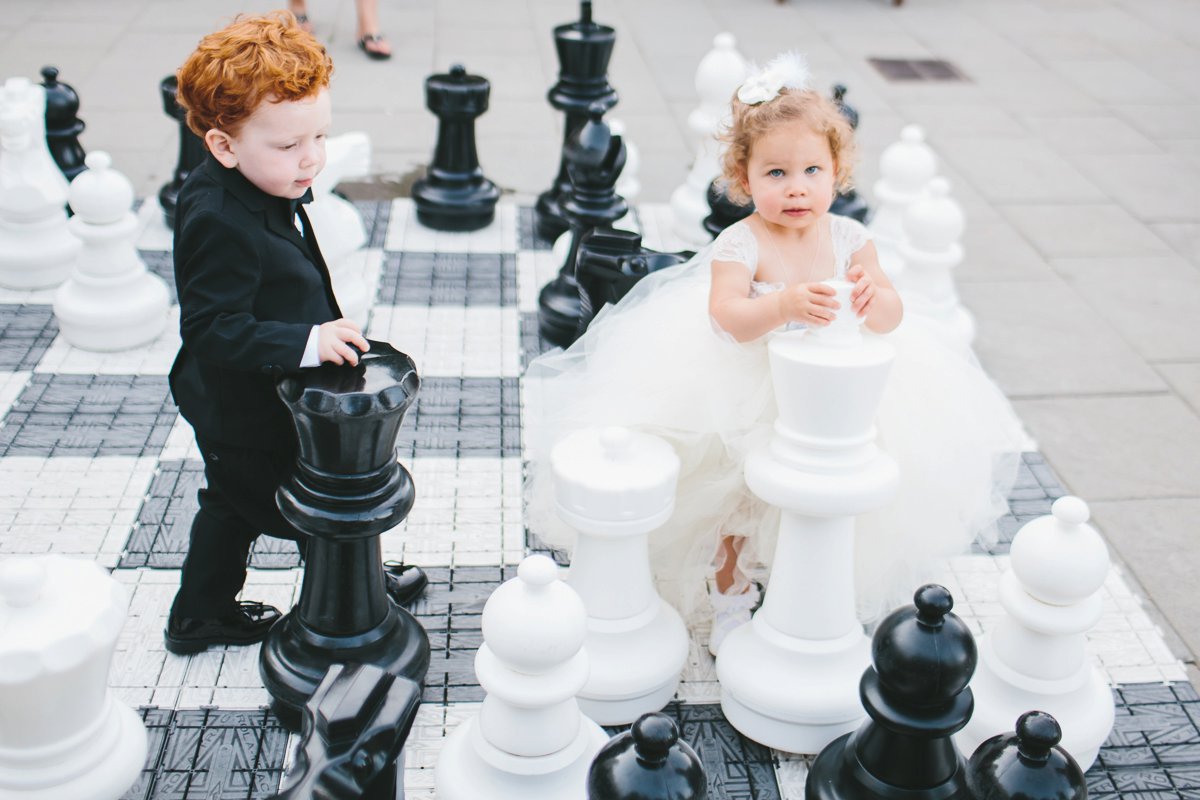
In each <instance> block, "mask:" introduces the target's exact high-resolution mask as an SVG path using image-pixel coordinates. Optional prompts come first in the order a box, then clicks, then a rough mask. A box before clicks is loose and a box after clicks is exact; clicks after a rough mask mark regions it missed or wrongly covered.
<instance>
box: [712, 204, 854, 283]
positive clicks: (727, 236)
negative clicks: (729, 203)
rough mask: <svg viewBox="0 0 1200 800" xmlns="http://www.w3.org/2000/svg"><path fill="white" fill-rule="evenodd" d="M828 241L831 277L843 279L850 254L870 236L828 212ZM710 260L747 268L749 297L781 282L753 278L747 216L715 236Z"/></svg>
mask: <svg viewBox="0 0 1200 800" xmlns="http://www.w3.org/2000/svg"><path fill="white" fill-rule="evenodd" d="M828 218H829V234H830V241H831V242H832V243H833V259H834V263H833V277H834V278H837V279H843V278H845V277H846V270H848V269H849V268H850V257H851V256H852V255H854V254H855V253H857V252H858V251H859V250H860V249H862V246H863V245H864V244H866V243H867V241H868V240H870V238H871V234H870V232H869V231H868V230H867V229H866V228H865V227H863V225H862V224H861V223H859V222H858V221H857V220H853V219H850V218H849V217H840V216H838V215H837V214H830V215H828ZM712 257H713V260H714V261H736V262H737V263H739V264H744V265H745V266H746V269H748V270H749V271H750V296H751V297H761V296H762V295H764V294H770V293H771V292H778V291H779V290H781V289H783V287H784V284H783V283H772V282H769V281H756V280H754V276H755V274H757V272H758V239H757V238H755V236H754V231H753V230H751V228H750V222H749V220H748V219H744V220H741V221H739V222H735V223H734V224H732V225H730V226H729V227H728V228H726V229H725V230H723V231H721V233H720V234H719V235H718V236H717V240H716V242H715V244H714V246H713V255H712Z"/></svg>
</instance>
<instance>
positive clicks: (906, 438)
mask: <svg viewBox="0 0 1200 800" xmlns="http://www.w3.org/2000/svg"><path fill="white" fill-rule="evenodd" d="M708 253H709V251H708V250H705V251H702V252H701V253H699V254H697V256H696V257H695V258H694V259H693V260H692V261H689V262H688V263H686V264H682V265H679V266H677V267H672V268H670V269H668V270H664V271H662V272H658V273H655V274H653V275H651V276H649V277H647V278H645V279H643V280H642V281H640V282H639V283H638V284H637V285H636V286H635V287H634V289H633V290H632V291H631V292H630V293H629V295H627V296H626V297H625V298H624V299H623V300H622V301H621V302H620V303H619V304H617V305H615V306H608V307H606V308H605V309H603V310H602V311H601V313H600V314H599V315H598V316H597V318H596V319H595V320H594V321H593V323H592V324H591V326H590V327H589V328H588V330H587V333H586V334H585V335H584V336H582V337H581V338H580V339H579V340H578V341H577V342H575V344H573V345H572V346H571V347H570V348H569V349H567V350H565V351H561V350H560V351H553V352H550V353H546V354H545V355H543V356H541V357H539V358H537V359H535V360H534V361H533V362H532V363H531V364H530V365H529V368H528V369H527V370H526V373H525V378H524V382H523V390H524V406H525V408H524V411H525V419H524V424H523V428H524V431H525V453H526V457H527V459H528V470H527V473H526V487H525V489H526V515H525V519H526V524H527V525H528V527H529V529H530V531H531V532H533V533H534V534H536V535H537V536H538V537H539V538H540V539H541V540H542V541H543V542H545V543H546V544H548V545H550V546H552V547H555V548H559V549H562V550H565V551H567V552H569V551H570V550H571V548H572V547H573V544H574V539H575V532H574V531H573V530H572V529H571V528H569V527H568V526H567V525H565V524H564V523H563V522H562V521H561V520H559V519H558V518H557V516H556V515H555V513H554V498H553V495H552V492H553V479H552V476H551V474H550V462H549V453H550V448H551V447H552V446H553V445H554V442H555V441H557V439H558V438H559V437H561V436H562V435H564V434H565V433H568V432H570V431H572V430H576V429H579V428H583V427H597V426H608V425H620V426H626V427H629V428H633V429H636V430H639V431H643V432H646V433H651V434H654V435H657V436H660V437H662V438H663V439H665V440H666V441H668V442H669V443H670V444H671V445H672V446H673V447H674V448H675V450H676V452H677V453H678V455H679V457H680V461H681V470H680V478H679V486H678V491H677V494H676V505H675V513H674V515H673V516H672V518H671V519H670V520H669V521H668V522H667V523H666V524H664V525H663V526H662V527H660V528H658V529H657V530H655V531H653V532H652V533H651V534H650V552H651V564H652V567H653V569H654V573H655V576H656V579H657V582H658V586H659V590H660V591H661V592H662V594H663V596H664V597H665V598H666V599H667V600H668V601H669V602H672V603H673V604H674V605H675V606H676V607H677V608H679V609H680V610H681V611H682V612H683V613H684V614H685V616H686V617H693V616H694V615H697V614H706V613H707V604H706V602H705V600H704V598H705V594H706V591H707V589H706V578H707V577H709V576H710V575H711V573H712V570H713V562H714V558H715V557H716V555H717V553H718V549H719V544H720V541H721V537H722V536H723V535H732V536H738V537H744V538H743V540H742V541H743V545H742V547H741V550H740V553H739V556H738V564H739V567H740V568H741V569H742V571H743V572H745V573H746V574H747V575H749V576H751V577H752V578H753V579H756V580H763V581H765V580H766V579H767V578H768V577H769V569H770V564H771V559H772V556H773V551H774V547H775V540H776V536H777V533H778V526H779V513H778V510H777V509H774V508H771V507H770V506H768V505H767V504H765V503H763V502H762V501H761V500H759V499H758V498H757V497H755V496H754V495H753V494H752V493H751V492H750V491H749V490H748V489H747V488H746V485H745V481H744V479H743V476H742V469H743V465H744V463H745V460H746V456H747V455H748V454H749V453H750V452H751V451H752V450H753V449H754V448H755V447H757V446H760V445H762V444H763V443H765V442H766V441H767V439H768V438H769V436H770V435H771V426H772V424H773V423H774V421H775V417H776V411H775V398H774V392H773V388H772V384H771V376H770V370H769V367H768V362H767V348H766V342H767V339H768V337H763V338H762V339H759V340H757V341H754V342H749V343H744V344H739V343H737V342H734V341H733V340H732V339H730V338H728V337H727V336H725V335H723V334H721V333H720V332H719V331H718V330H716V329H715V328H714V326H713V324H712V322H711V320H710V317H709V315H708V289H709V275H710V271H709V259H708ZM868 335H871V334H868ZM886 338H887V340H888V341H890V342H891V343H892V344H893V345H894V347H895V350H896V358H895V361H894V363H893V366H892V370H891V373H890V375H889V378H888V384H887V388H886V390H885V392H884V397H883V400H882V401H881V404H880V408H879V411H878V416H877V421H876V422H877V428H878V432H879V433H878V435H879V440H878V443H879V445H880V447H881V448H883V449H884V450H886V451H887V452H888V453H889V454H890V455H891V456H892V457H893V458H894V459H895V460H896V462H897V464H898V466H899V468H900V488H899V491H898V492H897V495H896V497H895V499H894V500H893V501H892V502H891V503H889V504H888V505H887V506H885V507H883V508H881V509H879V510H878V511H875V512H871V513H868V514H863V515H860V516H859V517H858V519H857V521H856V533H855V552H856V564H855V570H856V587H857V595H858V605H859V614H860V617H861V618H862V619H863V620H864V621H869V620H871V619H874V618H876V617H878V616H880V615H881V614H883V613H886V611H888V610H890V609H891V608H892V607H894V606H896V605H899V604H901V603H907V602H909V601H910V600H911V597H912V592H913V590H914V589H915V588H916V587H917V586H918V585H919V583H920V582H922V581H923V580H925V579H927V578H928V577H929V576H930V575H931V574H932V572H931V570H932V569H933V568H934V567H935V566H936V562H937V560H938V559H940V558H942V557H946V556H949V555H954V554H957V553H961V552H965V551H966V550H967V549H969V547H970V545H971V543H972V541H973V540H976V539H983V540H987V539H989V538H990V537H994V523H995V521H996V519H998V518H999V517H1000V516H1002V515H1003V514H1004V513H1005V512H1006V511H1007V502H1006V501H1007V497H1008V493H1009V490H1010V489H1011V488H1012V484H1013V481H1014V480H1015V477H1016V470H1017V465H1018V462H1019V456H1020V451H1021V449H1022V443H1023V442H1024V441H1025V437H1024V434H1023V431H1022V429H1021V426H1020V423H1019V422H1018V420H1017V418H1016V416H1015V414H1014V413H1013V411H1012V407H1011V406H1010V405H1009V403H1008V401H1007V399H1006V398H1005V397H1004V395H1003V393H1002V392H1000V390H999V389H998V388H997V387H996V386H995V384H993V383H992V381H991V380H990V379H989V378H988V377H987V375H986V374H985V373H984V372H983V370H982V369H981V368H980V366H979V364H978V363H977V362H976V361H975V360H974V357H973V356H972V355H971V354H970V353H969V352H964V351H963V349H962V348H956V347H953V346H948V345H946V344H944V343H943V341H942V339H941V338H940V337H939V332H938V330H937V329H936V327H935V325H934V324H932V323H928V322H926V321H924V320H922V319H920V318H915V317H914V318H910V319H906V320H905V321H904V322H903V323H902V324H901V326H900V327H899V328H897V330H895V331H893V332H892V333H889V334H887V336H886Z"/></svg>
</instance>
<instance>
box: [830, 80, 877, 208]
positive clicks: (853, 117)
mask: <svg viewBox="0 0 1200 800" xmlns="http://www.w3.org/2000/svg"><path fill="white" fill-rule="evenodd" d="M833 102H834V103H836V104H837V107H838V110H839V111H841V112H842V116H843V117H845V118H846V121H847V122H849V123H850V128H851V129H852V130H858V111H856V110H855V109H854V107H853V106H851V105H849V104H848V103H847V102H846V87H845V86H844V85H842V84H840V83H838V84H834V87H833ZM829 210H830V211H831V212H832V213H834V214H841V215H842V216H843V217H850V218H852V219H856V220H858V221H859V222H866V221H867V214H869V213H870V209H868V208H867V201H865V200H863V199H862V198H861V197H859V195H858V192H856V191H855V190H854V187H851V188H849V189H847V190H846V193H845V194H838V196H837V197H835V198H833V205H832V206H830V208H829Z"/></svg>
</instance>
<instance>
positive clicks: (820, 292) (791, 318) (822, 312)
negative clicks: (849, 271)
mask: <svg viewBox="0 0 1200 800" xmlns="http://www.w3.org/2000/svg"><path fill="white" fill-rule="evenodd" d="M835 294H836V293H835V292H834V291H833V287H831V286H826V285H825V284H823V283H802V284H799V285H798V286H789V287H788V288H786V289H784V290H783V291H781V292H778V296H779V311H780V313H781V314H782V315H783V318H784V320H786V321H787V322H803V323H805V324H806V325H812V326H815V327H820V326H823V325H828V324H829V323H831V322H833V318H834V317H835V316H837V315H836V314H834V311H836V310H837V309H838V308H840V306H839V305H838V301H837V300H834V299H833V297H834V295H835Z"/></svg>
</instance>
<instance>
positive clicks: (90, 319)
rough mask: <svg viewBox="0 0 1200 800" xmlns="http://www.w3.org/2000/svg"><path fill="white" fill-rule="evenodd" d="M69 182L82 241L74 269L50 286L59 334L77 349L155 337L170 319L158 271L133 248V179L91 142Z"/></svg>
mask: <svg viewBox="0 0 1200 800" xmlns="http://www.w3.org/2000/svg"><path fill="white" fill-rule="evenodd" d="M84 163H85V164H87V169H86V170H84V171H83V172H81V173H79V175H78V176H76V178H75V180H74V181H72V182H71V193H70V198H71V208H72V209H74V211H75V216H74V217H72V218H71V223H70V227H71V232H72V233H73V234H75V236H77V237H78V238H79V239H80V241H82V242H83V248H82V249H81V250H80V251H79V255H78V257H77V258H76V260H75V268H74V270H73V271H72V272H71V277H70V278H69V279H67V281H66V282H65V283H63V285H62V286H60V287H58V290H57V291H56V292H55V293H54V316H55V317H57V318H58V327H59V330H60V331H61V332H62V335H63V337H64V338H65V339H66V340H67V342H68V343H70V344H71V345H72V346H74V347H78V348H80V349H81V350H95V351H98V352H112V351H115V350H130V349H132V348H134V347H138V346H139V345H143V344H147V343H149V342H152V341H154V339H156V338H157V337H158V335H159V334H160V333H162V332H163V329H164V328H165V327H166V325H167V308H168V305H169V302H170V301H169V298H168V296H167V286H166V284H165V283H163V280H162V278H160V277H158V276H157V275H153V274H151V273H150V272H148V271H147V270H146V264H145V262H143V261H142V258H141V256H139V255H138V252H137V244H136V239H137V234H138V221H137V217H135V216H134V214H133V211H132V210H131V209H132V207H133V185H132V184H130V182H129V179H128V178H126V177H125V176H124V175H122V174H121V173H119V172H117V171H116V170H114V169H111V166H112V160H111V159H110V158H109V156H108V153H105V152H103V151H101V150H93V151H92V152H91V153H88V155H87V159H86V160H85V161H84Z"/></svg>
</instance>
